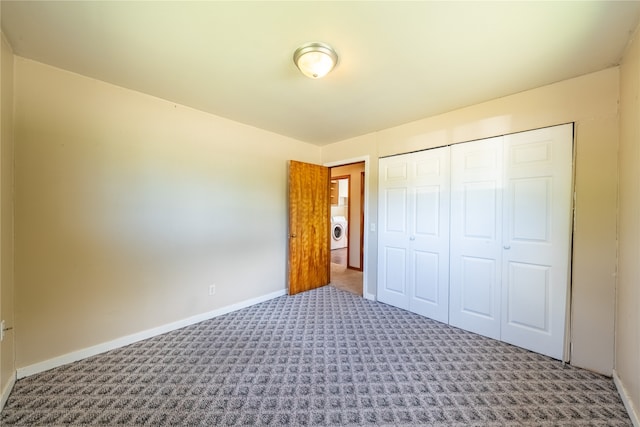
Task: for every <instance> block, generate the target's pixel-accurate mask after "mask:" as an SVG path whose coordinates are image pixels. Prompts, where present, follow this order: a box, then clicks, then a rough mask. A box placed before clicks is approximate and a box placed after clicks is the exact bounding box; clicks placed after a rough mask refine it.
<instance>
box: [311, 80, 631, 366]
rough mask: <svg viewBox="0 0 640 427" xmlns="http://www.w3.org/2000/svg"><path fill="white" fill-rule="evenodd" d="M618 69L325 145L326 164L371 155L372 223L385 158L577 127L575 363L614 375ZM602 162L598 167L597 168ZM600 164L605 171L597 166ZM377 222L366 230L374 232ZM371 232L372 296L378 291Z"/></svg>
mask: <svg viewBox="0 0 640 427" xmlns="http://www.w3.org/2000/svg"><path fill="white" fill-rule="evenodd" d="M618 72H619V70H618V68H611V69H608V70H604V71H601V72H598V73H593V74H589V75H586V76H582V77H579V78H575V79H571V80H567V81H564V82H560V83H556V84H553V85H549V86H545V87H541V88H538V89H534V90H530V91H526V92H522V93H519V94H515V95H512V96H508V97H504V98H500V99H496V100H493V101H489V102H485V103H482V104H478V105H474V106H471V107H467V108H463V109H460V110H456V111H452V112H449V113H446V114H442V115H439V116H434V117H429V118H426V119H423V120H419V121H416V122H412V123H408V124H406V125H403V126H398V127H395V128H391V129H386V130H382V131H380V132H377V133H374V134H370V135H364V136H362V137H359V138H354V139H353V140H349V141H342V142H340V143H337V144H332V145H329V146H326V147H323V150H322V160H323V162H325V163H326V162H332V161H339V160H340V159H343V158H351V157H353V156H363V155H370V156H371V169H370V174H369V183H368V184H369V186H370V187H369V188H370V190H371V191H370V195H371V197H370V199H369V205H368V206H367V209H369V213H370V217H369V221H370V223H373V224H376V223H377V203H378V201H377V180H378V173H377V163H378V161H377V159H378V158H379V157H382V156H388V155H393V154H398V153H406V152H411V151H417V150H423V149H427V148H433V147H439V146H444V145H448V144H451V143H456V142H462V141H471V140H476V139H482V138H487V137H491V136H496V135H502V134H507V133H513V132H519V131H524V130H530V129H535V128H540V127H546V126H552V125H557V124H562V123H568V122H575V123H576V146H575V151H576V163H575V174H576V177H575V187H576V224H575V234H574V239H575V247H574V253H573V274H574V277H573V283H572V302H573V305H572V312H571V316H572V328H571V333H572V342H573V354H572V363H573V364H575V365H577V366H581V367H585V368H588V369H591V370H594V371H597V372H602V373H605V374H611V372H612V368H613V348H614V345H613V336H614V335H613V331H614V301H615V276H614V275H615V271H616V199H615V194H616V175H617V154H616V153H617V144H618V128H617V113H618V83H619V80H618V78H619V75H618ZM594 165H597V166H594ZM594 167H597V169H595V170H594V169H593V168H594ZM369 226H370V224H367V225H366V227H365V228H367V229H369ZM375 241H376V235H375V233H372V232H370V239H369V242H370V244H369V246H368V248H367V250H368V258H369V265H371V266H374V267H373V268H370V269H369V271H367V272H366V273H367V277H368V289H367V290H366V291H367V292H369V293H375V288H376V271H375V269H376V268H375V266H376V251H377V245H376V244H375Z"/></svg>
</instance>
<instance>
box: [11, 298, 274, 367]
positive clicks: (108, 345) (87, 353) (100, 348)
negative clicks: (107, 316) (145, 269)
mask: <svg viewBox="0 0 640 427" xmlns="http://www.w3.org/2000/svg"><path fill="white" fill-rule="evenodd" d="M283 295H286V292H285V290H284V289H282V290H279V291H276V292H271V293H269V294H266V295H262V296H259V297H256V298H251V299H248V300H245V301H241V302H238V303H235V304H231V305H228V306H226V307H222V308H218V309H216V310H213V311H209V312H207V313H202V314H198V315H196V316H191V317H188V318H186V319H182V320H178V321H176V322H172V323H168V324H166V325H162V326H158V327H156V328H151V329H147V330H146V331H142V332H137V333H135V334H131V335H127V336H124V337H121V338H117V339H115V340H113V341H108V342H105V343H102V344H98V345H94V346H92V347H87V348H84V349H82V350H78V351H74V352H71V353H67V354H63V355H62V356H58V357H54V358H53V359H49V360H45V361H43V362H39V363H34V364H33V365H29V366H25V367H23V368H18V371H17V378H18V379H21V378H24V377H28V376H30V375H34V374H38V373H40V372H44V371H47V370H49V369H53V368H57V367H58V366H62V365H66V364H68V363H72V362H76V361H78V360H81V359H85V358H87V357H91V356H95V355H96V354H100V353H104V352H105V351H109V350H113V349H116V348H120V347H124V346H126V345H129V344H133V343H135V342H138V341H141V340H144V339H147V338H151V337H155V336H157V335H161V334H165V333H167V332H171V331H175V330H176V329H180V328H184V327H185V326H190V325H193V324H196V323H199V322H203V321H205V320H209V319H213V318H214V317H218V316H222V315H223V314H227V313H231V312H233V311H237V310H241V309H243V308H247V307H250V306H252V305H256V304H259V303H261V302H265V301H268V300H271V299H274V298H278V297H281V296H283Z"/></svg>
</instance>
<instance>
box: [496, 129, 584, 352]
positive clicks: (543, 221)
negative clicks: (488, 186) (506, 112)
mask: <svg viewBox="0 0 640 427" xmlns="http://www.w3.org/2000/svg"><path fill="white" fill-rule="evenodd" d="M572 147H573V125H563V126H556V127H553V128H546V129H539V130H535V131H530V132H523V133H519V134H514V135H508V136H505V184H506V186H505V200H504V228H503V238H504V245H503V246H504V251H503V257H504V262H503V272H502V281H503V285H502V305H503V309H502V340H503V341H506V342H509V343H511V344H515V345H517V346H520V347H524V348H526V349H529V350H533V351H536V352H538V353H542V354H545V355H548V356H551V357H554V358H557V359H562V358H563V349H564V334H565V317H566V312H567V311H566V310H567V294H568V291H569V257H570V250H571V174H572Z"/></svg>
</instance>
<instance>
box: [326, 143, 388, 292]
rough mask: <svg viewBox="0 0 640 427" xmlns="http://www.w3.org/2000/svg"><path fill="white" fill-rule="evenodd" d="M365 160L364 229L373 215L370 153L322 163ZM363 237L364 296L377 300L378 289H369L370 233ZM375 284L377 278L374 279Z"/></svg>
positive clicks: (348, 162) (336, 164)
mask: <svg viewBox="0 0 640 427" xmlns="http://www.w3.org/2000/svg"><path fill="white" fill-rule="evenodd" d="M362 162H364V178H365V181H364V205H363V210H364V221H363V227H364V230H365V231H366V230H368V229H369V227H366V226H365V224H369V218H370V215H371V208H370V206H369V202H370V200H371V197H370V191H371V182H370V181H371V173H370V172H369V168H370V163H371V158H370V156H369V155H366V156H359V157H351V158H348V159H342V160H336V161H333V162H325V163H323V164H322V166H326V167H328V168H334V167H337V166H345V165H348V164H351V163H362ZM362 238H363V242H364V243H363V246H364V250H363V251H362V253H361V254H362V258H363V263H362V296H363V298H365V299H368V300H371V301H375V300H376V290H375V289H374V291H373V292H371V290H370V289H369V280H368V276H369V239H370V237H369V233H368V232H365V233H363V234H362ZM376 256H377V254H376ZM373 282H374V285H375V282H376V280H374V281H373Z"/></svg>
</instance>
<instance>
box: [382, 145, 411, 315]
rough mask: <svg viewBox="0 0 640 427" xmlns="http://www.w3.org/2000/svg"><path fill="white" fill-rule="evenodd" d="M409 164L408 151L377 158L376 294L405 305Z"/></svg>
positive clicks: (396, 304)
mask: <svg viewBox="0 0 640 427" xmlns="http://www.w3.org/2000/svg"><path fill="white" fill-rule="evenodd" d="M412 167H413V164H412V160H411V154H404V155H401V156H394V157H386V158H382V159H380V161H379V172H378V173H379V180H378V197H379V201H378V206H379V208H378V295H377V299H378V301H380V302H384V303H387V304H390V305H393V306H396V307H400V308H404V309H405V310H408V309H409V290H408V287H407V275H408V271H409V270H408V267H409V265H408V263H409V258H410V256H411V254H409V245H408V242H409V217H408V215H409V211H410V206H409V202H410V199H411V198H412V195H411V194H410V193H413V189H411V188H410V187H411V177H410V176H409V173H410V170H411V169H412Z"/></svg>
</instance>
